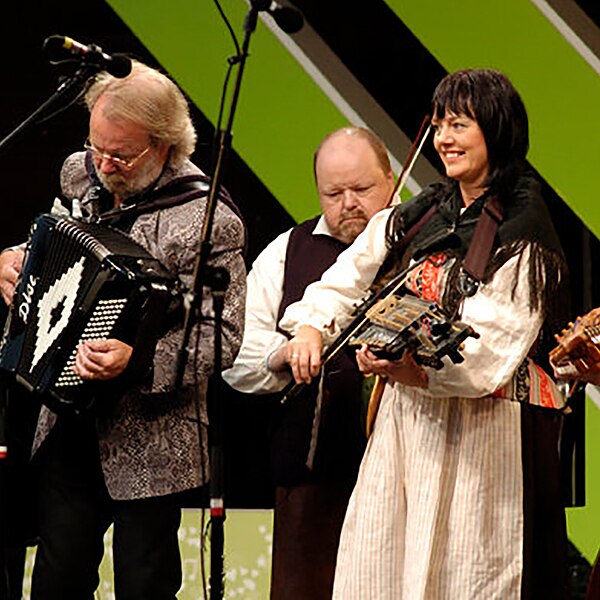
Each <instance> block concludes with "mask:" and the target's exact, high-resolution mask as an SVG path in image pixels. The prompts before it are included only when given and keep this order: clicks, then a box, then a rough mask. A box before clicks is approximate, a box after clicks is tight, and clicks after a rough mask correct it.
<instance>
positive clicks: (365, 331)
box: [348, 294, 479, 369]
mask: <svg viewBox="0 0 600 600" xmlns="http://www.w3.org/2000/svg"><path fill="white" fill-rule="evenodd" d="M366 316H367V321H366V322H365V323H363V325H361V327H359V328H358V330H357V331H356V332H355V333H354V334H353V335H352V337H351V338H350V339H349V340H348V343H349V345H351V346H361V345H362V344H367V345H368V346H369V349H370V350H371V351H372V352H373V353H374V354H375V355H377V356H378V357H379V358H386V359H389V360H395V359H398V358H401V357H402V354H403V353H404V351H405V350H412V351H413V353H414V354H413V358H414V360H415V362H417V363H418V364H421V365H426V366H429V367H433V368H434V369H441V368H442V367H443V362H442V358H443V357H444V356H448V357H449V358H450V359H451V360H452V362H454V363H460V362H462V361H463V357H462V356H461V354H460V352H459V350H460V349H461V345H462V342H463V341H464V340H465V339H466V338H467V337H474V338H478V337H479V334H478V333H476V332H475V331H474V330H473V328H472V327H470V326H469V325H467V324H465V323H462V322H460V321H450V320H448V319H447V318H446V317H445V315H444V313H443V312H442V310H441V308H440V307H439V306H438V305H437V304H436V303H435V302H430V301H428V300H422V299H421V298H417V297H415V296H410V295H405V296H397V295H395V294H390V295H389V296H387V297H386V298H384V299H383V300H381V301H380V302H378V303H376V304H374V305H373V306H372V307H371V308H370V309H369V310H368V311H367V313H366Z"/></svg>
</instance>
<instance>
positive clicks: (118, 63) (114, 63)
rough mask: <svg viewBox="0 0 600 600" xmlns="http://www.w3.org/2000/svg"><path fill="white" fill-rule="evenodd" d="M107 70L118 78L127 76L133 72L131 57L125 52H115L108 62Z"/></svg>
mask: <svg viewBox="0 0 600 600" xmlns="http://www.w3.org/2000/svg"><path fill="white" fill-rule="evenodd" d="M106 70H107V71H108V72H109V73H110V74H111V75H112V76H113V77H117V78H119V79H120V78H122V77H127V75H129V73H131V59H130V58H128V57H127V56H125V55H124V54H113V55H112V56H111V59H110V60H109V61H107V62H106Z"/></svg>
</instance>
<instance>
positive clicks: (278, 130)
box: [109, 0, 346, 220]
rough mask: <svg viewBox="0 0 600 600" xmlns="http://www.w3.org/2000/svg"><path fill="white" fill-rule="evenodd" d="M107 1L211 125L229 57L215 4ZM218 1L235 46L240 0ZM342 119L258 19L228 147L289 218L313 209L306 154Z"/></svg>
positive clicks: (180, 0) (241, 11) (240, 36)
mask: <svg viewBox="0 0 600 600" xmlns="http://www.w3.org/2000/svg"><path fill="white" fill-rule="evenodd" d="M109 4H110V5H111V6H112V8H113V9H114V10H115V12H116V13H117V14H118V15H119V16H120V17H121V18H122V19H123V21H124V22H125V23H126V24H127V25H128V26H129V27H130V29H131V30H132V31H133V33H134V34H135V35H136V36H137V37H138V38H139V39H140V40H141V41H142V42H143V43H144V45H145V46H146V48H148V50H149V51H150V52H152V53H153V54H154V56H155V57H156V58H157V60H159V61H160V63H161V64H162V65H163V66H164V67H165V69H167V70H168V71H169V73H171V75H172V76H173V77H174V78H175V79H176V80H177V81H178V83H179V84H180V85H181V86H182V88H183V89H184V90H185V91H186V92H187V93H188V94H189V96H190V98H191V99H192V100H193V101H194V102H195V103H196V105H197V106H198V108H199V109H200V110H201V111H202V112H203V113H204V114H205V115H206V116H207V117H208V118H209V119H210V120H211V121H212V122H213V124H214V123H215V122H216V119H217V116H218V109H219V102H220V95H221V90H222V87H223V81H224V78H225V73H226V68H227V58H228V57H230V56H232V55H234V54H235V50H234V46H233V43H232V41H231V37H230V35H229V33H228V31H227V30H226V28H225V25H224V23H223V21H222V20H221V18H220V16H219V14H218V12H217V9H216V7H215V4H214V2H212V1H209V0H203V1H198V0H175V1H172V2H165V1H164V0H146V1H145V2H131V1H130V0H109ZM221 5H222V7H223V9H224V11H225V12H226V14H227V16H228V18H229V20H230V22H231V25H232V27H233V29H234V31H235V33H236V35H237V36H238V39H239V42H240V44H241V43H242V39H243V23H244V17H245V15H246V12H247V10H248V5H247V3H246V2H244V1H243V0H223V1H222V2H221ZM233 83H234V82H233V80H232V81H231V83H230V85H229V89H230V90H232V89H233ZM344 124H346V121H345V119H344V117H343V116H342V115H341V113H340V112H339V111H338V110H337V108H336V107H335V106H334V105H333V104H332V103H331V102H330V101H329V99H328V98H327V97H326V96H325V95H324V94H323V92H322V91H321V90H320V89H319V88H318V87H317V86H316V84H314V82H313V80H312V79H311V78H310V77H309V76H308V75H307V74H306V72H305V71H304V70H303V69H302V68H301V67H300V66H299V65H298V63H297V62H296V61H295V59H294V58H293V57H292V56H291V55H290V54H289V53H288V51H287V50H286V49H285V48H284V47H283V46H282V45H281V44H280V43H279V41H278V40H277V38H276V37H275V36H274V35H273V33H272V32H271V31H270V30H269V29H268V28H267V26H266V25H265V24H264V23H263V22H262V21H260V20H259V22H258V26H257V28H256V31H255V33H254V34H253V36H252V39H251V43H250V56H249V58H248V60H247V62H246V68H245V71H244V74H243V79H242V87H241V93H240V97H239V102H238V106H237V110H236V114H235V120H234V123H233V132H234V135H233V146H234V148H235V150H236V151H237V152H238V154H239V155H240V156H241V157H242V158H243V160H244V161H245V162H246V164H248V165H249V167H250V168H251V169H252V170H253V171H254V173H256V175H257V176H258V177H259V178H260V179H261V180H262V182H263V183H264V184H265V185H266V186H267V187H268V188H269V189H270V191H271V192H272V193H273V195H274V196H275V197H276V198H277V199H278V200H279V201H280V202H281V203H282V204H283V205H284V206H285V208H286V209H287V211H288V212H289V213H290V215H291V216H292V217H294V218H295V219H296V220H303V219H305V218H308V217H312V216H314V215H315V214H316V213H317V212H318V210H319V204H318V197H317V195H316V191H315V188H314V185H313V179H312V154H313V151H314V149H315V148H316V146H317V145H318V143H319V142H320V140H321V139H322V138H323V137H324V135H325V134H326V133H327V132H329V131H331V130H332V129H335V128H337V127H341V126H342V125H344ZM207 141H208V140H204V142H207Z"/></svg>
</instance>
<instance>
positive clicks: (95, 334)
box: [0, 214, 175, 409]
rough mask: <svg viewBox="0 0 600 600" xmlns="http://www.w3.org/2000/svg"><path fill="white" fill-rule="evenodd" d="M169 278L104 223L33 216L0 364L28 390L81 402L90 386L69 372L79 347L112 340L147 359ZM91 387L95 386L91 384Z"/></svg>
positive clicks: (58, 399)
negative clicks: (98, 341) (125, 344)
mask: <svg viewBox="0 0 600 600" xmlns="http://www.w3.org/2000/svg"><path fill="white" fill-rule="evenodd" d="M174 289H175V281H174V278H173V277H172V276H171V275H170V274H169V273H168V271H167V270H166V269H165V267H164V266H163V265H162V264H161V263H160V262H159V261H158V260H156V259H155V258H153V257H152V256H151V255H150V254H149V253H148V252H147V251H146V250H145V249H144V248H142V247H141V246H140V245H139V244H137V243H136V242H134V241H133V240H131V239H130V238H129V237H128V236H126V235H125V234H123V233H121V232H119V231H117V230H115V229H112V228H110V227H106V226H100V225H96V224H92V223H82V222H79V221H74V220H72V219H68V218H62V217H58V216H55V215H51V214H46V215H42V216H40V217H38V218H37V219H36V220H35V222H34V224H33V226H32V228H31V233H30V237H29V242H28V245H27V251H26V255H25V260H24V262H23V268H22V271H21V275H20V279H19V283H18V284H17V289H16V291H15V296H14V298H13V303H12V305H11V308H10V311H9V316H8V319H7V322H6V326H5V331H4V337H3V339H2V342H1V343H0V368H1V369H3V370H4V371H9V372H13V373H15V375H16V379H17V381H19V382H20V383H22V384H23V385H25V386H26V387H27V388H28V389H29V390H30V391H33V392H36V393H39V394H43V395H46V396H47V395H50V396H51V397H52V398H53V399H54V400H55V401H56V402H58V403H59V404H64V405H69V406H72V407H74V408H75V409H77V408H85V404H86V403H88V402H89V400H90V398H92V397H93V393H91V392H92V391H93V389H92V388H91V387H90V386H99V385H102V383H94V384H92V383H90V382H84V381H83V380H82V379H81V378H80V377H79V376H77V375H76V374H75V372H74V371H73V365H74V362H75V355H76V352H77V347H78V345H79V344H80V343H81V342H82V341H85V340H91V339H109V338H117V339H119V340H121V341H123V342H126V343H128V344H131V345H132V346H134V347H135V348H136V349H137V348H142V349H143V351H142V352H136V351H134V353H133V354H132V360H136V361H138V364H132V365H128V371H129V370H130V369H131V370H136V369H138V370H144V369H147V368H148V367H149V364H141V363H142V362H146V363H149V361H151V357H152V354H153V348H154V347H155V345H156V340H157V338H158V335H159V331H160V329H159V328H160V323H161V322H162V317H163V316H164V314H165V312H166V310H167V307H168V304H169V302H170V301H171V299H172V297H173V294H174ZM96 389H97V388H96Z"/></svg>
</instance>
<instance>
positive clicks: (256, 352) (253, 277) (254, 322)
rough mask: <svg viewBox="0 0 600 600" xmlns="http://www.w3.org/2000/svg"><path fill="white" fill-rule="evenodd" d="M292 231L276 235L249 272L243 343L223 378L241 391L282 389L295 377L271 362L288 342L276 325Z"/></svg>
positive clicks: (261, 391)
mask: <svg viewBox="0 0 600 600" xmlns="http://www.w3.org/2000/svg"><path fill="white" fill-rule="evenodd" d="M290 233H291V230H289V231H286V232H284V233H282V234H281V235H280V236H278V237H277V238H275V240H273V241H272V242H271V243H270V244H269V245H268V246H267V247H266V248H265V249H264V250H263V251H262V252H261V253H260V255H259V256H258V257H257V258H256V260H255V261H254V263H253V265H252V269H251V271H250V273H248V279H247V292H246V313H245V328H244V339H243V341H242V347H241V348H240V352H239V354H238V356H237V358H236V359H235V362H234V363H233V366H232V367H231V369H227V370H226V371H224V372H223V379H225V381H226V382H227V383H228V384H229V385H231V386H232V387H233V388H235V389H236V390H238V391H240V392H246V393H251V394H268V393H271V392H278V391H280V390H282V389H283V388H284V387H285V386H286V384H287V383H289V381H290V380H291V375H290V374H289V373H288V371H280V372H273V371H271V370H270V369H269V368H268V366H267V361H268V359H269V357H270V355H271V354H272V353H273V352H275V351H276V350H277V349H278V348H280V347H281V346H283V345H284V344H285V343H286V342H287V338H286V337H285V335H283V334H282V333H280V332H279V331H277V330H276V327H277V314H278V311H279V305H280V304H281V300H282V297H283V278H284V269H285V257H286V253H287V245H288V241H289V237H290Z"/></svg>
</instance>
